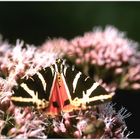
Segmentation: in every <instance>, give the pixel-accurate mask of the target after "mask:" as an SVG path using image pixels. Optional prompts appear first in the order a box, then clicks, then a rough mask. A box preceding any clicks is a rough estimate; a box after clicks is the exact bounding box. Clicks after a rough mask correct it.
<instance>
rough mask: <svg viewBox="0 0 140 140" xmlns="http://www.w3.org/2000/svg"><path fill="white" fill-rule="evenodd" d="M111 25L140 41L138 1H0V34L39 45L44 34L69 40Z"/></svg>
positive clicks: (139, 9) (14, 39) (13, 40)
mask: <svg viewBox="0 0 140 140" xmlns="http://www.w3.org/2000/svg"><path fill="white" fill-rule="evenodd" d="M106 25H114V26H115V27H117V28H118V29H119V30H120V31H125V32H127V37H129V38H131V39H133V40H135V41H138V42H140V35H139V33H140V3H139V2H0V33H1V34H2V35H3V37H4V39H8V40H9V42H12V43H15V42H16V39H17V38H20V39H23V40H24V41H25V42H27V43H29V44H35V45H40V44H42V43H43V42H44V41H45V39H47V38H48V37H50V38H53V37H64V38H67V39H71V38H73V37H75V36H77V35H82V34H83V33H84V32H87V31H91V30H92V28H93V27H95V26H101V27H105V26H106Z"/></svg>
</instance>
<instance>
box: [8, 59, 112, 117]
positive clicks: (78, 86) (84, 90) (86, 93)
mask: <svg viewBox="0 0 140 140" xmlns="http://www.w3.org/2000/svg"><path fill="white" fill-rule="evenodd" d="M13 92H14V93H13V95H12V97H11V100H12V101H13V103H14V104H15V105H17V106H35V108H36V109H45V110H46V111H45V112H46V114H47V115H51V116H54V115H58V114H59V113H61V112H70V111H72V110H74V109H79V108H81V107H87V106H89V105H95V104H97V103H104V102H106V101H108V100H110V99H111V98H112V96H113V95H114V93H110V94H109V93H108V92H107V91H106V90H105V89H104V88H103V87H102V86H100V85H99V83H98V82H95V81H94V80H93V79H91V78H90V77H87V76H86V75H84V74H82V73H81V72H80V71H77V70H76V69H75V68H73V67H70V66H67V65H66V64H65V63H64V61H63V60H62V59H57V60H56V63H55V64H53V65H51V66H50V67H46V68H42V69H41V70H39V71H38V72H37V73H36V74H34V75H33V76H30V77H28V78H21V79H20V82H19V84H18V86H14V87H13Z"/></svg>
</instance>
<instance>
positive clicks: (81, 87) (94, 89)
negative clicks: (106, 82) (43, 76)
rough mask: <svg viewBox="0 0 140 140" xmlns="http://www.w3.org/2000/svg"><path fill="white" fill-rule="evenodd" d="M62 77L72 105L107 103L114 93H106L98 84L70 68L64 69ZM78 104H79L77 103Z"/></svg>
mask: <svg viewBox="0 0 140 140" xmlns="http://www.w3.org/2000/svg"><path fill="white" fill-rule="evenodd" d="M64 69H66V70H64V73H63V74H64V77H65V81H66V83H67V86H68V88H69V91H70V94H71V100H72V101H73V103H75V104H77V105H79V104H80V103H84V104H86V105H95V104H100V103H105V102H108V101H110V100H111V99H112V97H113V95H114V93H108V92H107V91H106V90H105V88H103V87H102V86H101V85H100V84H99V83H98V82H95V81H94V80H93V79H92V78H90V77H88V76H86V75H84V74H83V73H81V72H80V71H78V70H76V69H75V68H72V67H67V68H64ZM78 102H79V103H78Z"/></svg>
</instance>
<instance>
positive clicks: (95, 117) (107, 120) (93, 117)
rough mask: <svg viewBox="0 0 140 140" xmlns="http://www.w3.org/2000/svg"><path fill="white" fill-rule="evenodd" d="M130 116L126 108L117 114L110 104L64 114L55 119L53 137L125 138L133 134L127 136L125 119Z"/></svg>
mask: <svg viewBox="0 0 140 140" xmlns="http://www.w3.org/2000/svg"><path fill="white" fill-rule="evenodd" d="M130 115H131V114H130V113H126V110H125V109H124V108H122V109H121V110H120V111H119V112H118V113H117V112H116V111H115V110H114V109H113V105H112V104H110V103H108V104H105V105H98V106H96V107H93V108H90V107H89V108H87V109H86V110H76V111H73V112H70V113H64V114H62V115H61V116H58V117H56V118H54V119H53V124H52V126H53V127H52V128H53V130H52V132H51V133H52V134H51V136H52V137H53V138H54V137H55V136H59V137H60V138H89V139H90V138H125V137H128V136H129V135H130V134H131V133H130V132H128V133H127V134H125V133H126V131H127V126H126V124H125V122H124V118H127V117H129V116H130ZM124 132H125V133H124Z"/></svg>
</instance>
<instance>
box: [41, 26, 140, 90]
mask: <svg viewBox="0 0 140 140" xmlns="http://www.w3.org/2000/svg"><path fill="white" fill-rule="evenodd" d="M47 42H48V43H47ZM47 42H46V43H45V44H44V45H45V47H44V48H47V47H49V46H50V44H51V47H52V48H54V47H56V46H57V48H58V49H60V50H61V51H62V52H63V55H62V56H63V57H66V58H67V59H68V60H69V61H71V62H72V63H74V64H75V65H76V66H77V67H78V68H79V69H80V70H81V71H82V72H84V73H85V74H86V75H89V76H90V77H93V78H94V79H95V80H96V81H100V82H101V83H102V85H103V86H105V87H107V88H108V89H109V90H110V91H112V90H113V91H114V90H115V89H116V88H122V89H124V88H128V89H140V79H139V78H138V77H139V74H140V70H139V69H138V67H139V66H140V64H138V63H139V61H140V53H139V52H138V43H136V42H134V41H132V40H130V39H127V38H126V36H125V33H123V32H119V31H118V30H117V29H116V28H115V27H113V26H107V27H106V28H105V30H102V29H101V28H95V29H94V30H93V31H92V32H87V33H85V34H84V35H83V36H78V37H75V38H74V39H71V40H70V41H66V40H65V39H62V38H59V39H58V40H57V39H54V40H52V41H50V40H49V41H47ZM50 42H51V43H50ZM44 50H45V49H44ZM136 63H137V68H135V66H134V64H136ZM133 70H134V71H135V77H136V79H137V80H136V79H134V77H133V76H132V75H133V72H132V71H133ZM129 75H131V76H129ZM127 76H129V77H127ZM132 83H133V84H132Z"/></svg>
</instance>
